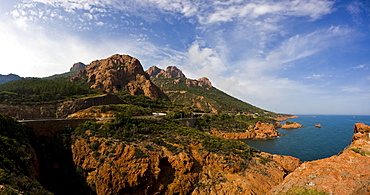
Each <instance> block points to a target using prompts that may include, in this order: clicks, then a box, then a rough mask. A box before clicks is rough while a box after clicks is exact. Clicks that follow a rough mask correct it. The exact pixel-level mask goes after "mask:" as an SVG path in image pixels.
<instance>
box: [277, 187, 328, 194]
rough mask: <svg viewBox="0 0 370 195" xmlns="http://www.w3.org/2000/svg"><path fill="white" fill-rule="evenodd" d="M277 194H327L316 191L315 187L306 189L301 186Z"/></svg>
mask: <svg viewBox="0 0 370 195" xmlns="http://www.w3.org/2000/svg"><path fill="white" fill-rule="evenodd" d="M279 195H329V194H328V193H326V192H321V191H318V190H317V189H316V188H312V189H306V188H302V187H294V188H291V189H290V190H288V191H287V192H285V193H279Z"/></svg>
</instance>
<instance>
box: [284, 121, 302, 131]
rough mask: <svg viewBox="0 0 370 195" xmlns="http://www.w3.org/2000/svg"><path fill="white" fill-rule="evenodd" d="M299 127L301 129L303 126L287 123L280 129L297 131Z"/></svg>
mask: <svg viewBox="0 0 370 195" xmlns="http://www.w3.org/2000/svg"><path fill="white" fill-rule="evenodd" d="M301 127H303V125H301V124H299V123H296V122H290V121H287V122H286V123H285V124H283V125H282V126H281V128H282V129H299V128H301Z"/></svg>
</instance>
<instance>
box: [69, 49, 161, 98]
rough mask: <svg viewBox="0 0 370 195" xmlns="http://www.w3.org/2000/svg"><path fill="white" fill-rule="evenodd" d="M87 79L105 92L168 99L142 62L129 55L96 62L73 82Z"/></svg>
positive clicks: (80, 73) (94, 86) (92, 86)
mask: <svg viewBox="0 0 370 195" xmlns="http://www.w3.org/2000/svg"><path fill="white" fill-rule="evenodd" d="M85 77H87V82H88V83H92V85H91V88H97V89H100V90H102V91H105V92H119V91H126V92H128V93H129V94H131V95H145V96H148V97H150V98H166V99H167V98H168V97H167V96H166V94H164V92H163V91H162V90H160V89H159V88H158V87H157V86H156V85H155V84H153V83H152V82H151V81H150V77H149V75H148V74H147V73H146V72H145V71H144V70H143V67H142V65H141V63H140V61H139V60H138V59H136V58H133V57H131V56H128V55H119V54H116V55H113V56H111V57H109V58H107V59H102V60H96V61H93V62H91V63H90V65H89V66H88V67H87V68H86V69H84V70H81V71H80V72H79V73H78V74H77V76H76V77H74V78H72V79H71V80H72V81H78V80H81V79H83V78H85Z"/></svg>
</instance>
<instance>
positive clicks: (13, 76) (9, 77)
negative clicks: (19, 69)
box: [0, 74, 22, 84]
mask: <svg viewBox="0 0 370 195" xmlns="http://www.w3.org/2000/svg"><path fill="white" fill-rule="evenodd" d="M20 79H22V77H20V76H18V75H16V74H8V75H2V74H0V84H3V83H6V82H9V81H15V80H20Z"/></svg>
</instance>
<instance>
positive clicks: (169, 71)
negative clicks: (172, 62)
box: [165, 66, 186, 78]
mask: <svg viewBox="0 0 370 195" xmlns="http://www.w3.org/2000/svg"><path fill="white" fill-rule="evenodd" d="M165 76H166V78H177V77H180V78H186V77H185V75H184V73H182V71H181V70H180V69H178V68H177V67H176V66H168V67H167V68H166V75H165Z"/></svg>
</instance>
